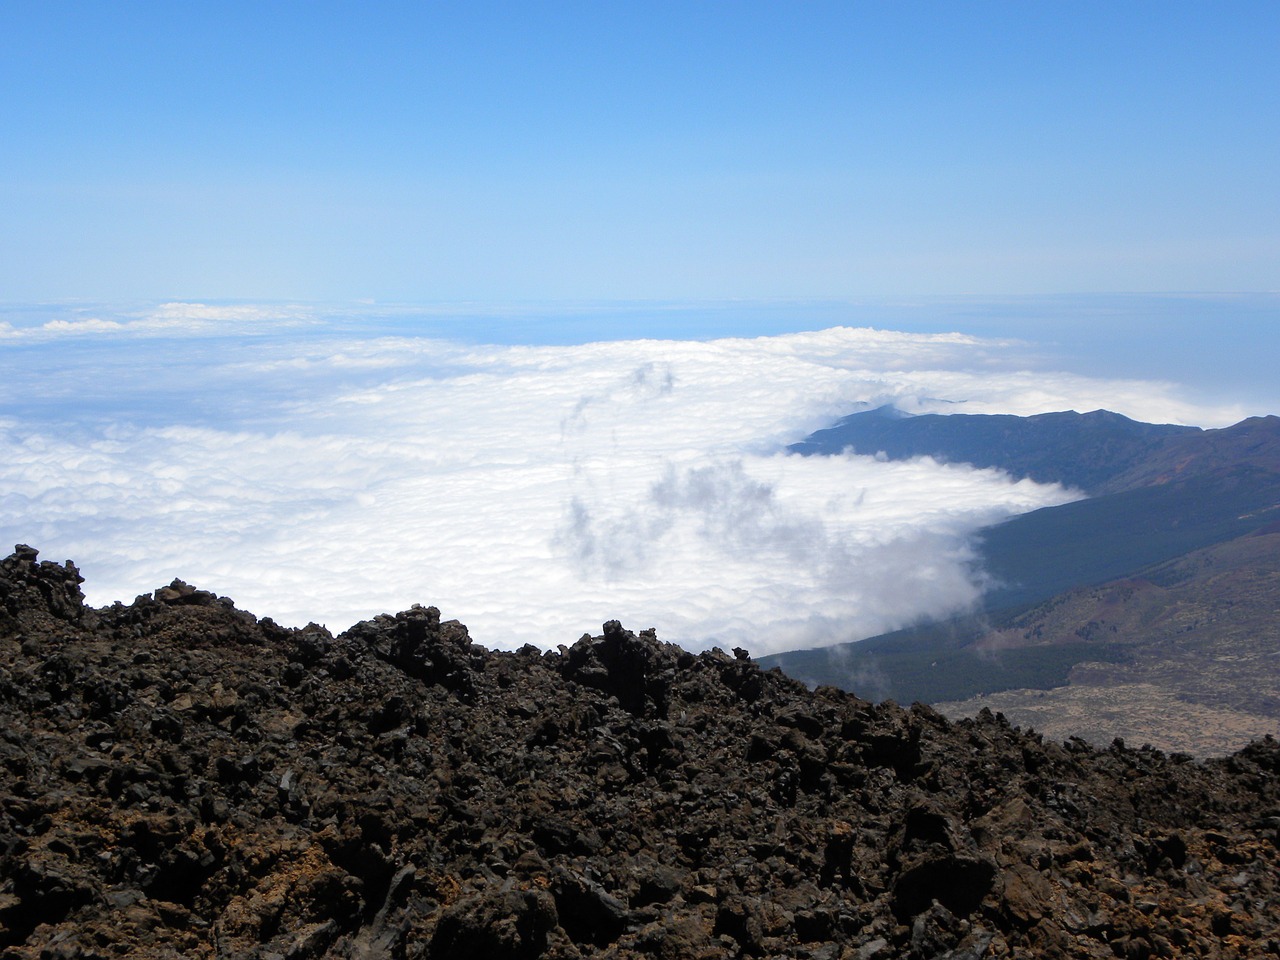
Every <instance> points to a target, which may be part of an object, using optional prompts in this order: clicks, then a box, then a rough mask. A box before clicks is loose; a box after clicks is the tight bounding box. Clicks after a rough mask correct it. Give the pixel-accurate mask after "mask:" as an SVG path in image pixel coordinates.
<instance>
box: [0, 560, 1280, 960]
mask: <svg viewBox="0 0 1280 960" xmlns="http://www.w3.org/2000/svg"><path fill="white" fill-rule="evenodd" d="M79 582H80V579H79V575H78V573H77V572H76V570H75V567H74V566H73V565H71V564H70V563H67V564H64V565H61V566H60V565H58V564H53V563H47V562H40V561H39V560H38V557H37V555H36V552H35V551H34V550H32V549H31V548H29V547H19V548H18V549H17V550H16V551H15V553H14V554H13V555H12V556H10V557H9V558H8V559H6V560H4V561H0V605H2V608H3V611H4V612H3V614H2V615H0V722H2V729H3V734H2V735H0V958H3V960H18V958H37V957H119V956H131V957H204V958H210V960H214V958H223V957H259V958H264V960H265V958H285V957H288V958H318V957H351V958H356V957H405V958H409V957H423V958H454V957H492V958H539V957H547V958H580V957H606V956H607V957H616V958H632V957H634V958H638V957H653V958H666V960H679V958H719V957H740V956H746V957H757V956H758V957H771V956H772V957H795V958H812V960H819V958H821V960H842V958H872V957H918V958H925V957H952V958H962V957H966V958H978V957H1009V956H1046V957H1053V956H1059V957H1117V956H1118V957H1155V956H1205V957H1231V956H1237V957H1246V956H1264V955H1269V954H1276V953H1280V910H1278V907H1277V897H1276V882H1277V876H1278V873H1277V828H1278V827H1280V791H1278V789H1277V777H1278V775H1280V745H1277V744H1276V743H1275V742H1274V741H1271V740H1267V741H1263V742H1259V743H1256V744H1254V745H1252V746H1250V747H1249V748H1247V749H1246V750H1244V751H1241V752H1240V753H1238V754H1236V755H1234V756H1231V757H1228V758H1225V759H1223V760H1220V761H1212V762H1206V763H1203V764H1201V763H1196V762H1193V761H1191V760H1190V758H1187V757H1181V756H1176V755H1175V756H1166V755H1164V754H1161V753H1159V752H1157V751H1154V750H1148V749H1143V750H1133V749H1128V748H1126V747H1125V746H1124V745H1123V744H1121V743H1116V744H1113V746H1112V747H1111V748H1110V749H1107V750H1095V749H1093V748H1091V747H1089V746H1088V745H1087V744H1084V743H1083V742H1068V743H1066V744H1057V743H1048V742H1044V741H1043V740H1042V738H1040V737H1039V736H1037V735H1036V734H1034V733H1032V732H1030V731H1020V730H1017V729H1013V728H1011V727H1010V726H1009V724H1008V723H1006V722H1004V721H1003V718H1001V717H999V716H993V715H991V714H989V713H988V714H984V715H982V716H979V717H978V718H976V719H974V720H968V721H961V722H959V723H956V724H952V723H949V722H947V721H946V720H945V719H943V718H942V717H941V716H940V715H938V714H937V713H935V712H933V711H932V710H930V709H928V708H925V707H920V706H917V707H914V708H912V709H909V710H908V709H901V708H899V707H897V706H895V705H893V704H883V705H879V706H877V705H873V704H870V703H868V702H866V701H863V700H860V699H858V698H857V697H855V696H853V695H851V694H847V693H843V692H840V691H838V690H835V689H832V688H820V689H818V690H814V691H810V690H807V689H806V688H804V687H803V686H802V685H800V684H798V683H796V682H794V681H792V680H789V679H787V678H786V677H784V676H782V675H781V674H780V673H778V672H776V671H773V672H762V671H761V670H760V669H759V668H758V667H757V666H756V665H755V664H754V663H753V662H751V661H750V660H749V659H747V658H746V657H745V654H743V653H742V652H741V651H739V652H738V654H737V655H729V654H726V653H723V652H721V651H711V652H708V653H701V654H697V655H694V654H692V653H689V652H687V651H684V650H682V649H680V648H679V647H676V646H674V645H671V644H666V643H662V642H659V641H658V640H657V638H656V637H655V636H654V635H653V633H652V632H651V631H646V632H643V633H640V634H635V633H631V632H630V631H627V630H625V629H624V628H623V627H622V626H621V625H620V624H618V623H616V622H611V623H608V624H606V625H605V627H604V631H603V634H602V635H601V636H598V637H591V636H587V637H583V638H582V639H581V640H579V641H578V642H577V643H576V644H574V645H573V646H570V647H564V648H561V650H560V652H551V653H543V652H542V651H540V650H538V649H536V648H534V647H531V646H527V647H525V648H523V649H521V650H518V651H515V652H513V653H499V652H491V651H488V650H485V649H483V648H482V647H480V646H478V645H476V644H474V643H473V642H472V641H471V639H470V637H469V636H468V634H467V631H466V629H465V628H464V627H463V626H462V625H461V624H459V623H457V622H456V621H445V620H442V619H441V616H440V613H439V611H438V610H436V609H435V608H433V607H414V608H412V609H410V610H407V611H404V612H402V613H399V614H396V615H395V616H380V617H376V618H374V619H373V620H369V621H365V622H363V623H360V624H357V625H356V626H354V627H352V628H351V629H350V630H348V631H346V632H345V633H343V634H341V635H339V636H336V637H335V636H333V635H332V634H331V633H329V631H327V630H325V629H324V628H322V627H319V626H316V625H315V624H311V625H308V626H307V627H305V628H302V629H291V628H283V627H280V626H279V625H277V624H275V623H273V622H272V621H270V620H266V619H263V620H259V619H257V618H255V617H254V616H252V615H251V614H249V613H246V612H244V611H241V610H238V609H236V608H235V606H234V604H232V603H231V602H230V601H229V600H226V599H225V598H219V597H217V596H215V595H214V594H212V593H209V592H207V591H202V590H198V589H196V588H194V587H192V586H190V585H188V584H185V583H182V582H181V581H174V583H172V584H171V585H169V586H168V587H163V588H161V589H159V590H157V591H156V592H155V593H154V594H153V595H150V596H144V597H140V598H138V599H137V600H136V601H134V602H133V603H132V604H129V605H127V606H126V605H124V604H115V605H113V606H110V607H105V608H102V609H100V610H90V609H87V608H86V607H85V606H84V604H83V599H82V597H81V594H80V591H79Z"/></svg>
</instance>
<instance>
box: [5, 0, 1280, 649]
mask: <svg viewBox="0 0 1280 960" xmlns="http://www.w3.org/2000/svg"><path fill="white" fill-rule="evenodd" d="M1278 37H1280V7H1278V6H1276V5H1275V4H1274V3H1270V2H1265V3H1264V2H1247V0H1242V2H1233V3H1181V2H1177V0H1169V2H1161V3H1147V2H1133V3H1122V4H1117V3H1113V2H1107V3H1094V2H1077V3H1071V4H1049V3H1004V2H974V3H964V4H959V3H928V2H912V3H897V2H895V3H887V2H886V3H870V2H865V3H826V2H811V3H803V4H794V3H793V4H780V3H759V2H750V0H740V2H733V3H729V2H699V3H687V2H682V3H662V2H651V3H643V4H630V5H621V4H599V3H560V2H546V3H486V2H475V3H467V4H465V5H464V4H455V3H432V4H422V3H395V2H387V3H376V4H360V5H356V4H354V3H332V2H307V3H301V2H288V0H282V2H279V3H272V4H258V3H248V2H236V0H224V2H220V3H217V4H212V3H184V4H173V3H168V2H165V3H161V2H154V0H132V2H129V3H114V2H111V3H108V2H94V0H84V2H79V3H74V4H72V3H40V2H34V0H32V2H13V0H9V2H5V0H0V544H7V543H30V544H32V545H33V546H36V547H37V548H38V549H40V550H41V551H42V555H43V556H45V557H46V558H49V559H57V560H59V561H60V560H62V559H66V558H71V559H73V560H75V561H76V562H77V563H78V564H79V565H80V566H81V568H82V570H83V572H84V573H85V575H86V576H87V578H88V581H87V583H86V584H85V589H86V591H87V594H88V597H89V599H90V602H92V603H95V604H103V603H109V602H111V601H113V600H117V599H118V600H123V601H125V602H128V601H129V600H131V599H132V598H133V597H134V596H135V595H137V594H140V593H143V592H146V591H150V590H153V589H155V588H156V587H158V586H161V585H163V584H165V583H167V582H168V581H169V580H170V579H172V578H173V577H175V576H178V577H182V578H184V579H186V580H188V581H190V582H193V583H195V584H196V585H197V586H200V587H203V588H205V589H210V590H214V591H215V592H217V593H220V594H224V595H229V596H231V597H233V598H234V599H235V600H236V601H237V603H238V604H239V605H240V606H241V607H244V608H247V609H249V610H251V611H252V612H254V613H256V614H258V615H262V616H272V617H274V618H276V619H278V620H280V621H281V622H283V623H286V624H291V625H301V624H303V623H305V622H307V621H308V620H312V619H314V620H317V621H319V622H323V623H326V624H327V625H328V626H330V627H331V628H333V629H335V630H341V629H344V628H345V627H347V626H349V625H351V624H352V623H354V622H355V621H356V620H358V619H361V618H364V617H368V616H372V615H374V614H376V613H379V612H383V611H394V610H397V609H403V608H405V607H407V606H409V605H410V604H412V603H416V602H421V603H430V604H436V605H438V606H440V607H441V609H442V611H443V613H444V615H445V616H446V617H457V618H459V619H461V620H463V621H464V622H465V623H467V624H468V626H469V627H470V628H471V630H472V633H473V635H475V636H476V637H477V639H478V640H480V641H481V642H483V643H486V644H487V645H491V646H499V647H510V646H518V645H519V644H520V643H524V642H532V643H536V644H539V645H541V646H548V647H553V646H555V645H556V644H558V643H562V642H565V643H571V642H572V641H573V640H574V639H576V637H578V636H579V635H581V634H582V633H584V632H590V631H598V629H599V625H600V623H601V622H602V621H604V620H608V619H615V618H618V619H622V620H623V621H624V623H626V624H627V625H628V626H632V627H634V628H637V629H639V628H644V627H648V626H655V627H657V628H658V630H659V634H660V636H662V637H663V638H664V639H668V640H674V641H678V642H682V643H685V644H687V645H689V646H693V647H699V646H706V645H708V644H712V643H715V644H720V645H724V646H727V645H731V644H735V643H736V644H740V645H742V646H745V647H747V648H748V649H750V650H751V651H752V652H754V653H761V654H762V653H768V652H773V651H777V650H782V649H789V648H793V647H798V646H812V645H816V644H825V643H832V642H837V641H842V640H851V639H857V638H859V637H865V636H867V635H870V634H874V633H878V632H882V631H884V630H888V629H893V628H896V627H899V626H903V625H906V624H908V623H912V622H915V621H916V620H918V619H920V618H922V617H929V616H943V615H947V614H949V613H952V612H956V611H958V610H962V609H965V608H967V607H969V606H971V605H972V604H973V603H975V602H976V601H977V600H978V598H979V597H980V596H981V593H982V591H983V590H984V589H985V587H986V586H988V585H989V584H988V583H987V582H986V581H985V579H984V574H983V572H982V571H981V570H980V569H978V568H976V567H975V566H974V562H973V561H974V538H975V537H976V536H979V535H980V530H981V529H982V527H983V526H985V525H987V524H990V523H993V522H998V521H999V520H1001V519H1003V518H1005V517H1008V516H1011V515H1013V514H1016V513H1018V512H1021V511H1025V510H1030V509H1035V508H1037V507H1039V506H1044V505H1050V504H1054V503H1060V502H1064V501H1066V500H1069V499H1071V498H1073V497H1075V496H1078V494H1077V493H1076V492H1074V491H1069V490H1063V489H1060V488H1056V487H1052V486H1037V485H1035V484H1029V483H1027V482H1025V481H1024V482H1016V481H1014V480H1013V479H1012V478H1009V477H1007V476H1004V475H1002V474H999V473H997V472H991V471H975V470H972V469H969V468H967V467H964V466H963V465H949V466H947V465H939V464H936V463H933V462H932V461H928V460H922V461H915V462H912V463H907V464H889V463H885V462H883V461H881V460H878V459H876V457H875V456H874V452H873V451H860V452H854V453H849V454H846V455H843V456H840V457H835V458H821V459H819V458H808V459H801V458H798V457H794V456H788V455H787V454H786V453H785V448H786V445H787V444H788V443H792V442H795V441H797V440H799V439H801V438H803V436H805V434H806V433H808V432H810V431H812V430H814V429H817V428H819V427H823V426H827V425H829V424H830V423H831V422H833V421H834V420H835V419H836V418H838V417H839V416H841V415H844V414H846V413H849V412H852V411H854V410H856V409H861V408H863V407H864V406H865V405H867V404H875V403H882V402H895V403H898V404H899V405H901V406H902V407H903V408H904V409H907V410H910V411H915V412H919V411H927V410H941V411H956V410H965V411H969V412H991V413H1019V414H1029V413H1038V412H1045V411H1048V410H1060V409H1077V410H1081V411H1086V410H1091V409H1096V408H1100V407H1104V408H1107V409H1112V410H1116V411H1118V412H1121V413H1125V414H1127V415H1129V416H1133V417H1136V418H1139V419H1147V420H1160V421H1170V422H1182V423H1192V424H1196V425H1199V426H1204V427H1216V426H1223V425H1226V424H1229V423H1231V422H1234V421H1235V420H1238V419H1240V418H1241V417H1244V416H1248V415H1254V414H1261V413H1271V412H1276V411H1277V410H1280V396H1277V394H1278V393H1280V387H1277V381H1276V378H1275V377H1274V373H1273V368H1274V358H1275V357H1276V356H1278V355H1280V294H1278V292H1277V291H1280V281H1278V279H1277V264H1278V263H1280V216H1278V214H1280V197H1278V192H1280V188H1278V187H1277V184H1280V177H1277V176H1276V172H1277V163H1276V160H1277V147H1278V146H1280V136H1278V133H1280V109H1278V108H1280V104H1277V102H1276V101H1277V91H1280V56H1277V54H1278V53H1280V50H1277V47H1278V46H1280V41H1278V40H1277V38H1278Z"/></svg>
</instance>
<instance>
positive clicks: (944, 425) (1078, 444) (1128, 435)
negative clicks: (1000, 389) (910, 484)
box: [788, 406, 1201, 491]
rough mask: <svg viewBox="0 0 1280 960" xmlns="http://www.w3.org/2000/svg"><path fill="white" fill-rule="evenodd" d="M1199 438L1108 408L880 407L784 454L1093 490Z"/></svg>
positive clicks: (1192, 430)
mask: <svg viewBox="0 0 1280 960" xmlns="http://www.w3.org/2000/svg"><path fill="white" fill-rule="evenodd" d="M1199 433H1201V430H1200V428H1199V427H1185V426H1176V425H1173V424H1154V423H1141V422H1139V421H1137V420H1130V419H1129V418H1128V417H1123V416H1121V415H1120V414H1118V413H1111V412H1109V411H1107V410H1095V411H1093V412H1092V413H1076V412H1075V411H1074V410H1072V411H1067V412H1064V413H1043V414H1039V415H1037V416H1033V417H1015V416H1009V415H1004V414H996V415H987V414H966V413H953V414H946V415H943V414H932V413H930V414H922V415H919V416H910V415H908V414H904V413H902V412H901V411H900V410H898V409H897V408H896V407H892V406H884V407H878V408H876V409H874V410H865V411H862V412H860V413H854V414H851V415H849V416H847V417H845V418H843V419H842V420H840V421H839V422H838V423H836V424H835V425H834V426H832V427H829V428H827V429H825V430H819V431H817V432H816V433H813V434H811V435H810V436H808V437H806V438H805V439H804V440H802V441H801V442H799V443H796V444H792V445H791V446H790V447H789V448H788V449H789V450H791V451H792V452H793V453H802V454H805V455H807V456H808V455H813V454H832V453H840V452H842V451H844V450H846V449H850V448H851V449H853V451H854V452H856V453H862V454H877V453H883V454H885V455H886V456H887V457H888V458H889V459H890V460H908V459H911V458H912V457H921V456H928V457H933V458H934V459H935V460H939V461H943V462H947V463H971V464H973V465H974V466H977V467H998V468H999V469H1001V470H1004V471H1006V472H1008V473H1011V474H1013V475H1014V476H1016V477H1030V478H1031V479H1032V480H1035V481H1037V482H1038V483H1062V484H1065V485H1066V486H1069V487H1079V488H1081V489H1083V490H1086V491H1093V490H1095V489H1098V488H1101V487H1103V486H1104V485H1105V484H1106V483H1107V482H1108V481H1110V480H1112V479H1113V478H1114V477H1116V476H1117V475H1119V474H1121V473H1123V472H1124V471H1125V470H1126V469H1128V468H1129V467H1131V466H1133V465H1136V464H1139V463H1142V462H1145V461H1147V460H1148V459H1150V457H1151V456H1152V455H1153V453H1154V451H1155V450H1156V449H1158V448H1159V447H1160V445H1161V441H1164V440H1167V439H1169V438H1171V437H1177V436H1185V435H1187V434H1192V435H1194V434H1199Z"/></svg>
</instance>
